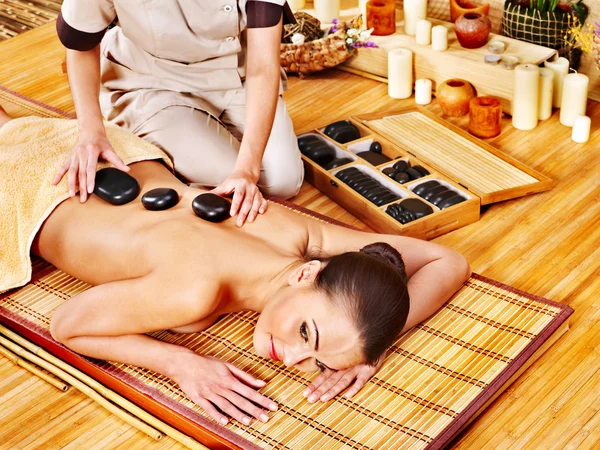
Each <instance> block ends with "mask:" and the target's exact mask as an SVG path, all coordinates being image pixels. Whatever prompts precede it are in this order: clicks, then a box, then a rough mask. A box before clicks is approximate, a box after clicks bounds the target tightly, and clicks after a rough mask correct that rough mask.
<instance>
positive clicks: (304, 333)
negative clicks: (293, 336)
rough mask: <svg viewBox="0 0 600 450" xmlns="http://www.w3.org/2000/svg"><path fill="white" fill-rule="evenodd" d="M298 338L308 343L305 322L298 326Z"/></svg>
mask: <svg viewBox="0 0 600 450" xmlns="http://www.w3.org/2000/svg"><path fill="white" fill-rule="evenodd" d="M300 336H302V339H304V342H308V330H307V329H306V322H303V323H302V325H300Z"/></svg>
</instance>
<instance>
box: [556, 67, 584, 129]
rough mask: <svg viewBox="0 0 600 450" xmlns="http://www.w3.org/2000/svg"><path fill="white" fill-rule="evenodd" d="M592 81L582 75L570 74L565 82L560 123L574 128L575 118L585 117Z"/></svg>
mask: <svg viewBox="0 0 600 450" xmlns="http://www.w3.org/2000/svg"><path fill="white" fill-rule="evenodd" d="M589 83H590V79H589V78H588V77H586V76H585V75H583V74H581V73H570V74H568V75H567V76H566V77H565V79H564V81H563V92H562V101H561V103H560V123H562V124H563V125H566V126H568V127H572V126H573V122H574V121H575V117H577V116H579V115H581V116H585V110H586V107H587V95H588V85H589Z"/></svg>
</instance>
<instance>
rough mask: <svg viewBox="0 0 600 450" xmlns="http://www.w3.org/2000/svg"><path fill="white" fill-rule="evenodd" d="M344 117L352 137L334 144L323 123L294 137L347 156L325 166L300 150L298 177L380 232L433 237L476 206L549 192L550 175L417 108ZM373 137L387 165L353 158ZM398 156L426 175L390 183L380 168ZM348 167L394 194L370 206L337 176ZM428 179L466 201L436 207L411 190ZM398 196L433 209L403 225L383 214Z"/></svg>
mask: <svg viewBox="0 0 600 450" xmlns="http://www.w3.org/2000/svg"><path fill="white" fill-rule="evenodd" d="M341 119H344V118H341ZM346 119H348V120H349V121H350V122H351V123H352V124H354V125H355V126H356V127H357V128H358V129H359V131H360V138H359V139H356V140H354V141H350V142H347V143H343V144H342V143H338V142H335V141H334V140H332V139H330V138H329V137H327V136H326V135H325V134H324V127H325V126H326V125H327V124H324V125H323V127H322V128H318V129H314V130H308V131H306V132H303V133H300V134H299V135H298V137H299V138H300V137H302V136H306V135H309V134H315V135H317V136H320V137H321V138H322V139H324V140H325V141H326V142H327V143H328V145H329V146H331V147H333V148H334V149H335V154H336V158H341V157H347V158H349V159H350V160H351V162H349V163H347V164H345V165H343V166H339V167H336V168H334V169H331V170H326V169H325V168H324V167H322V166H320V165H318V164H317V163H315V162H314V161H312V160H311V159H309V158H308V157H306V156H305V155H302V158H303V160H304V165H305V171H306V175H305V178H306V181H308V182H309V183H310V184H312V185H313V186H315V187H316V188H317V189H319V190H320V191H321V192H323V193H324V194H325V195H327V196H328V197H329V198H331V199H332V200H333V201H335V202H336V203H338V204H339V205H340V206H342V207H343V208H345V209H346V210H348V211H349V212H350V213H352V214H353V215H354V216H356V217H357V218H358V219H360V220H361V221H363V222H364V223H366V224H367V225H369V226H370V227H371V228H372V229H374V230H375V231H377V232H380V233H389V234H402V235H407V236H412V237H417V238H421V239H433V238H435V237H436V236H440V235H442V234H444V233H447V232H449V231H452V230H455V229H457V228H461V227H463V226H465V225H468V224H470V223H473V222H476V221H477V220H479V216H480V208H481V206H482V205H487V204H490V203H494V202H498V201H503V200H508V199H512V198H516V197H521V196H524V195H528V194H533V193H536V192H541V191H545V190H549V189H551V188H552V185H553V182H552V180H550V179H549V178H547V177H546V176H544V175H542V174H541V173H538V172H536V171H535V170H533V169H530V168H528V167H526V166H525V165H523V164H521V163H520V162H518V161H516V160H515V159H514V158H511V157H510V156H508V155H506V154H504V153H502V152H500V151H499V150H497V149H496V148H494V147H492V146H491V145H489V144H487V143H485V142H483V141H481V140H479V139H477V138H474V137H473V136H471V135H470V134H468V133H466V132H464V131H463V130H461V129H459V128H457V127H455V126H454V125H452V124H449V123H447V122H446V121H444V120H442V119H440V118H439V117H438V116H436V115H434V114H432V113H430V112H428V111H426V110H425V109H422V108H420V107H409V108H404V109H401V110H398V111H395V112H391V113H376V114H366V115H359V116H353V117H349V118H346ZM374 141H377V142H379V143H380V144H381V147H382V154H384V155H386V156H388V157H389V158H391V159H392V161H391V162H388V163H385V164H380V165H377V166H373V165H371V164H370V163H369V162H367V161H366V160H364V159H362V158H361V157H359V156H357V153H360V152H362V151H365V150H368V149H369V147H370V145H371V143H372V142H374ZM400 159H403V160H405V161H407V162H409V165H410V166H415V165H420V166H422V167H424V168H425V169H427V171H429V172H430V174H429V175H427V176H425V177H421V178H418V179H416V180H413V181H409V182H407V183H405V184H401V183H399V182H396V181H395V180H394V179H392V178H390V177H388V176H387V175H385V174H384V173H383V170H384V169H385V168H386V167H389V166H391V165H393V164H394V163H396V162H397V161H398V160H400ZM349 167H355V168H356V169H358V170H359V171H361V172H362V173H364V174H366V175H368V176H370V177H371V178H373V179H375V180H376V181H378V182H379V183H380V184H381V185H383V186H385V187H387V188H388V189H389V190H390V191H392V192H393V193H394V194H396V195H397V196H398V197H400V199H399V200H396V201H392V202H390V203H387V204H385V205H382V206H376V205H375V204H374V203H372V202H371V201H369V200H367V199H366V198H365V197H363V196H362V195H361V194H359V193H358V192H356V191H355V190H354V189H352V188H351V187H350V186H349V185H347V184H346V183H344V182H343V181H342V180H340V179H339V178H338V177H337V175H338V174H339V173H340V172H341V171H343V170H344V169H347V168H349ZM429 180H436V181H438V182H439V183H440V184H442V185H444V186H446V187H447V188H448V189H451V190H453V191H455V192H457V193H458V194H460V195H462V196H463V197H465V198H466V200H465V201H463V202H462V203H458V204H456V205H454V206H450V207H448V208H445V209H439V208H438V207H436V206H435V205H433V204H432V203H429V202H428V201H427V200H425V199H424V198H422V197H420V196H418V195H417V194H415V193H414V192H413V190H414V189H415V188H416V187H417V186H418V185H420V184H422V183H424V182H426V181H429ZM406 198H416V199H419V200H421V201H423V202H425V203H426V204H428V205H429V206H431V208H432V209H433V213H431V214H429V215H427V216H424V217H421V218H419V219H416V220H414V221H411V222H408V223H406V224H402V223H400V222H399V221H398V220H396V219H394V218H393V217H391V216H390V215H389V214H387V213H386V209H387V208H388V207H389V206H390V205H391V204H394V203H399V202H402V201H403V200H404V199H406Z"/></svg>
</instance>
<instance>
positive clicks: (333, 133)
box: [323, 120, 360, 144]
mask: <svg viewBox="0 0 600 450" xmlns="http://www.w3.org/2000/svg"><path fill="white" fill-rule="evenodd" d="M323 133H325V135H326V136H329V137H330V138H331V139H333V140H334V141H336V142H339V143H340V144H345V143H346V142H350V141H354V140H356V139H358V138H360V132H359V131H358V128H356V127H355V126H354V125H352V124H351V123H350V122H349V121H348V120H340V121H339V122H334V123H331V124H329V125H327V126H326V127H325V130H324V131H323Z"/></svg>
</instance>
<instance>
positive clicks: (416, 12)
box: [403, 0, 427, 36]
mask: <svg viewBox="0 0 600 450" xmlns="http://www.w3.org/2000/svg"><path fill="white" fill-rule="evenodd" d="M403 8H404V33H406V34H408V35H410V36H414V35H415V33H416V32H417V21H418V20H419V19H427V0H404V7H403Z"/></svg>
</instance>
